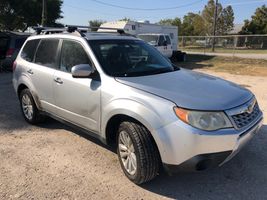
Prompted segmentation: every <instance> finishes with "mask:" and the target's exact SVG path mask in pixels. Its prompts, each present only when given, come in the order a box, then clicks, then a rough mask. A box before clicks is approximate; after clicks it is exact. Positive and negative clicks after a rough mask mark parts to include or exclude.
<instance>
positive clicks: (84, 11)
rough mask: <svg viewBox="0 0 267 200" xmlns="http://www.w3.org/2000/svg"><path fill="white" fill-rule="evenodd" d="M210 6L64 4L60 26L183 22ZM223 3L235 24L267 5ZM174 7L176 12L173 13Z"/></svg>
mask: <svg viewBox="0 0 267 200" xmlns="http://www.w3.org/2000/svg"><path fill="white" fill-rule="evenodd" d="M207 2H208V0H186V1H184V0H168V1H167V0H165V1H164V0H64V3H63V13H62V15H63V17H64V18H63V19H61V20H60V22H62V23H64V24H69V25H71V24H72V25H88V21H89V20H95V19H98V20H104V21H115V20H118V19H122V18H124V17H127V18H131V19H133V20H136V21H140V20H141V21H143V20H149V21H150V22H151V23H155V22H158V21H159V20H160V19H166V18H174V17H179V18H183V16H184V15H185V14H187V13H188V12H195V13H197V12H199V11H201V10H202V9H203V8H204V6H205V4H207ZM219 3H221V4H222V5H223V7H225V6H227V5H229V4H231V5H232V7H233V9H234V12H235V24H242V23H243V21H244V20H245V19H250V17H251V15H253V13H254V12H255V10H256V8H257V7H260V6H262V5H264V4H265V5H267V0H219ZM107 4H112V5H116V6H119V7H121V8H118V7H113V6H110V5H107ZM122 7H124V8H122ZM173 7H175V9H169V8H173ZM125 8H128V9H125ZM142 9H143V10H142Z"/></svg>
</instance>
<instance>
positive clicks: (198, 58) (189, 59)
mask: <svg viewBox="0 0 267 200" xmlns="http://www.w3.org/2000/svg"><path fill="white" fill-rule="evenodd" d="M213 58H214V56H207V55H195V54H187V55H186V61H184V62H175V63H174V64H175V65H177V66H179V67H182V68H186V69H191V70H193V69H201V68H207V67H213V65H212V64H211V63H205V62H204V61H208V60H211V59H213ZM203 62H204V63H203Z"/></svg>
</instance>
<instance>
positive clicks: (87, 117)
mask: <svg viewBox="0 0 267 200" xmlns="http://www.w3.org/2000/svg"><path fill="white" fill-rule="evenodd" d="M13 84H14V88H15V91H16V93H17V95H18V97H19V100H20V105H21V110H22V113H23V116H24V118H25V120H26V121H27V122H29V123H31V124H37V123H39V122H40V121H42V120H43V116H44V115H49V116H51V117H54V118H55V119H58V120H60V121H63V122H65V123H68V124H72V125H73V126H75V127H79V128H80V129H82V130H85V131H86V132H87V133H88V134H91V135H93V136H95V137H97V138H99V139H100V140H101V141H102V142H104V143H105V144H108V145H115V147H116V148H117V153H118V158H119V161H120V164H121V167H122V170H123V171H124V173H125V175H126V176H127V177H128V178H129V179H130V180H131V181H133V182H134V183H136V184H141V183H144V182H147V181H149V180H151V179H153V178H154V177H155V176H157V174H158V173H159V169H160V166H161V165H163V167H164V169H165V170H166V171H167V172H169V173H174V172H177V171H179V170H181V169H183V168H184V169H186V170H204V169H208V168H211V167H215V166H218V165H222V164H224V163H226V162H227V161H228V160H230V159H231V158H232V157H233V156H234V155H236V154H237V152H239V150H240V149H241V148H242V147H243V146H244V145H245V144H246V143H247V142H248V141H249V140H250V139H251V138H252V137H253V136H254V135H255V134H256V133H257V132H258V130H259V128H260V127H261V124H262V119H263V114H262V112H261V110H260V108H259V105H258V103H257V100H256V98H255V96H254V95H253V94H252V93H251V92H250V91H249V90H247V89H245V88H242V87H240V86H238V85H236V84H234V83H231V82H228V81H225V80H222V79H220V78H216V77H213V76H209V75H205V74H202V73H198V72H194V71H190V70H186V69H182V68H179V67H177V66H175V65H173V64H172V63H170V62H169V61H168V59H166V58H165V57H164V56H163V55H161V54H160V53H159V52H158V51H157V50H156V49H155V48H154V47H152V46H151V45H149V44H147V43H146V42H144V41H142V40H140V39H138V38H135V37H130V36H125V35H124V34H123V33H121V34H117V33H82V34H80V35H79V34H78V32H77V31H75V34H72V33H60V34H50V35H36V36H31V37H29V38H28V39H27V41H26V43H25V44H24V46H23V48H22V50H21V51H20V53H19V55H18V57H17V59H16V62H15V71H14V74H13Z"/></svg>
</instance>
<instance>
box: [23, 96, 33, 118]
mask: <svg viewBox="0 0 267 200" xmlns="http://www.w3.org/2000/svg"><path fill="white" fill-rule="evenodd" d="M21 106H22V110H23V113H24V116H25V117H26V118H27V119H29V120H31V119H32V117H33V107H32V102H31V99H30V97H29V95H27V94H24V95H23V96H22V101H21Z"/></svg>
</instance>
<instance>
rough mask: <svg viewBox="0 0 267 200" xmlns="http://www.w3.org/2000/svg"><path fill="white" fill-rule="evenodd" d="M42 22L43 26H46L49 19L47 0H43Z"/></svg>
mask: <svg viewBox="0 0 267 200" xmlns="http://www.w3.org/2000/svg"><path fill="white" fill-rule="evenodd" d="M42 8H43V9H42V22H41V25H42V26H46V21H47V16H46V14H47V10H46V0H43V6H42Z"/></svg>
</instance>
